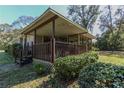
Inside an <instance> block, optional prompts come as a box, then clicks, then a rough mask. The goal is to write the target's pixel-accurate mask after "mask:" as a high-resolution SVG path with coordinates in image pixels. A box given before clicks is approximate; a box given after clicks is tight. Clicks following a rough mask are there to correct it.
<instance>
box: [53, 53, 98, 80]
mask: <svg viewBox="0 0 124 93" xmlns="http://www.w3.org/2000/svg"><path fill="white" fill-rule="evenodd" d="M97 59H98V55H97V53H94V52H89V53H84V54H81V55H77V56H67V57H63V58H58V59H57V60H56V62H55V63H54V67H55V74H56V75H57V76H59V78H61V79H63V80H72V79H74V78H77V77H78V75H79V72H80V69H82V68H84V67H85V66H86V65H89V64H91V63H95V62H97Z"/></svg>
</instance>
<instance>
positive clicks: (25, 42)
mask: <svg viewBox="0 0 124 93" xmlns="http://www.w3.org/2000/svg"><path fill="white" fill-rule="evenodd" d="M26 44H27V35H25V39H24V55H26Z"/></svg>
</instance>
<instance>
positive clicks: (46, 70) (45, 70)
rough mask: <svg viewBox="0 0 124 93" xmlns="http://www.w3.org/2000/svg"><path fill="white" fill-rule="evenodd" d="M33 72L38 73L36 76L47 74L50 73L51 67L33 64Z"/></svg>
mask: <svg viewBox="0 0 124 93" xmlns="http://www.w3.org/2000/svg"><path fill="white" fill-rule="evenodd" d="M34 70H35V71H36V72H37V73H38V74H49V73H51V72H52V70H53V69H52V67H51V66H49V65H46V64H42V63H37V64H34Z"/></svg>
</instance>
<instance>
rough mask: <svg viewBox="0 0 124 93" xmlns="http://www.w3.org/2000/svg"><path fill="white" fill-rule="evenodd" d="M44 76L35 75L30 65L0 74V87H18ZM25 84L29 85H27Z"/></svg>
mask: <svg viewBox="0 0 124 93" xmlns="http://www.w3.org/2000/svg"><path fill="white" fill-rule="evenodd" d="M45 76H46V75H42V76H39V75H37V73H36V72H34V69H33V66H32V64H28V65H25V66H23V67H21V68H20V67H19V68H18V69H16V70H12V71H8V72H5V73H1V74H0V87H3V88H7V87H13V86H16V85H17V87H18V85H19V84H23V83H26V82H30V81H33V80H36V79H38V78H42V77H45ZM37 82H38V81H37ZM31 83H32V82H31ZM34 83H35V82H34ZM27 84H29V83H27ZM32 85H33V84H31V86H32ZM19 87H30V86H28V85H25V86H23V85H21V86H19ZM33 87H35V86H33Z"/></svg>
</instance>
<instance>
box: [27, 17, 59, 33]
mask: <svg viewBox="0 0 124 93" xmlns="http://www.w3.org/2000/svg"><path fill="white" fill-rule="evenodd" d="M57 18H58V16H57V15H55V16H53V17H51V18H50V19H48V20H46V21H45V22H43V23H42V24H40V25H38V26H37V27H35V28H34V29H33V30H31V31H28V32H25V34H29V33H31V32H33V31H34V30H35V29H38V28H40V27H43V26H45V25H47V24H48V23H50V22H52V21H53V20H55V19H57Z"/></svg>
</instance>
